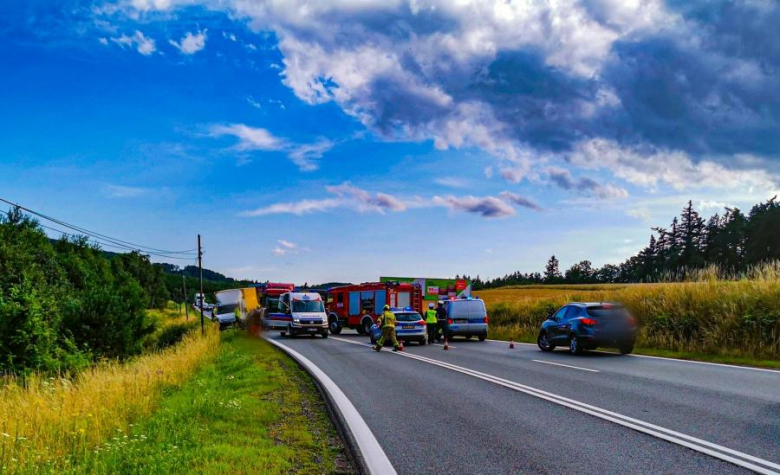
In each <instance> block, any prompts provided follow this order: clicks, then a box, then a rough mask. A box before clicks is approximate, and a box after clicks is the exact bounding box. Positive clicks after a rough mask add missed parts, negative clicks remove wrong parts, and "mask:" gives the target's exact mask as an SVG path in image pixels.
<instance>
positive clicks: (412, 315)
mask: <svg viewBox="0 0 780 475" xmlns="http://www.w3.org/2000/svg"><path fill="white" fill-rule="evenodd" d="M395 320H396V321H397V322H416V321H418V320H422V317H421V316H420V314H419V313H416V312H407V313H396V314H395Z"/></svg>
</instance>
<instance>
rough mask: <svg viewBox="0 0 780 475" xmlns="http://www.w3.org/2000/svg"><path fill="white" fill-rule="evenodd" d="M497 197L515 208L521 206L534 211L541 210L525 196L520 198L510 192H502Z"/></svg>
mask: <svg viewBox="0 0 780 475" xmlns="http://www.w3.org/2000/svg"><path fill="white" fill-rule="evenodd" d="M499 197H500V198H501V199H502V200H504V201H507V202H509V203H512V204H514V205H517V206H521V207H523V208H528V209H532V210H534V211H541V210H542V207H541V206H539V204H538V203H536V202H535V201H533V200H531V199H528V198H526V197H525V196H520V195H518V194H516V193H512V192H511V191H503V192H501V193H500V194H499Z"/></svg>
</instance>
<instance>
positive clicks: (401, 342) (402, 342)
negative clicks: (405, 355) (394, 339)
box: [398, 340, 404, 351]
mask: <svg viewBox="0 0 780 475" xmlns="http://www.w3.org/2000/svg"><path fill="white" fill-rule="evenodd" d="M398 351H404V341H403V340H401V341H399V342H398Z"/></svg>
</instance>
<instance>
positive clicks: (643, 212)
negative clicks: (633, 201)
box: [626, 208, 650, 221]
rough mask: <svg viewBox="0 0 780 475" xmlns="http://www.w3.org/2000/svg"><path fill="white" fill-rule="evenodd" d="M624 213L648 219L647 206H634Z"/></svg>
mask: <svg viewBox="0 0 780 475" xmlns="http://www.w3.org/2000/svg"><path fill="white" fill-rule="evenodd" d="M626 214H627V215H628V216H630V217H632V218H636V219H641V220H642V221H650V211H649V210H648V209H647V208H635V209H630V210H628V211H626Z"/></svg>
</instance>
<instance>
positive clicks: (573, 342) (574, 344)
mask: <svg viewBox="0 0 780 475" xmlns="http://www.w3.org/2000/svg"><path fill="white" fill-rule="evenodd" d="M582 351H583V350H582V346H581V345H580V343H579V342H578V341H577V336H576V335H571V336H570V337H569V353H571V354H573V355H581V354H582Z"/></svg>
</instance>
